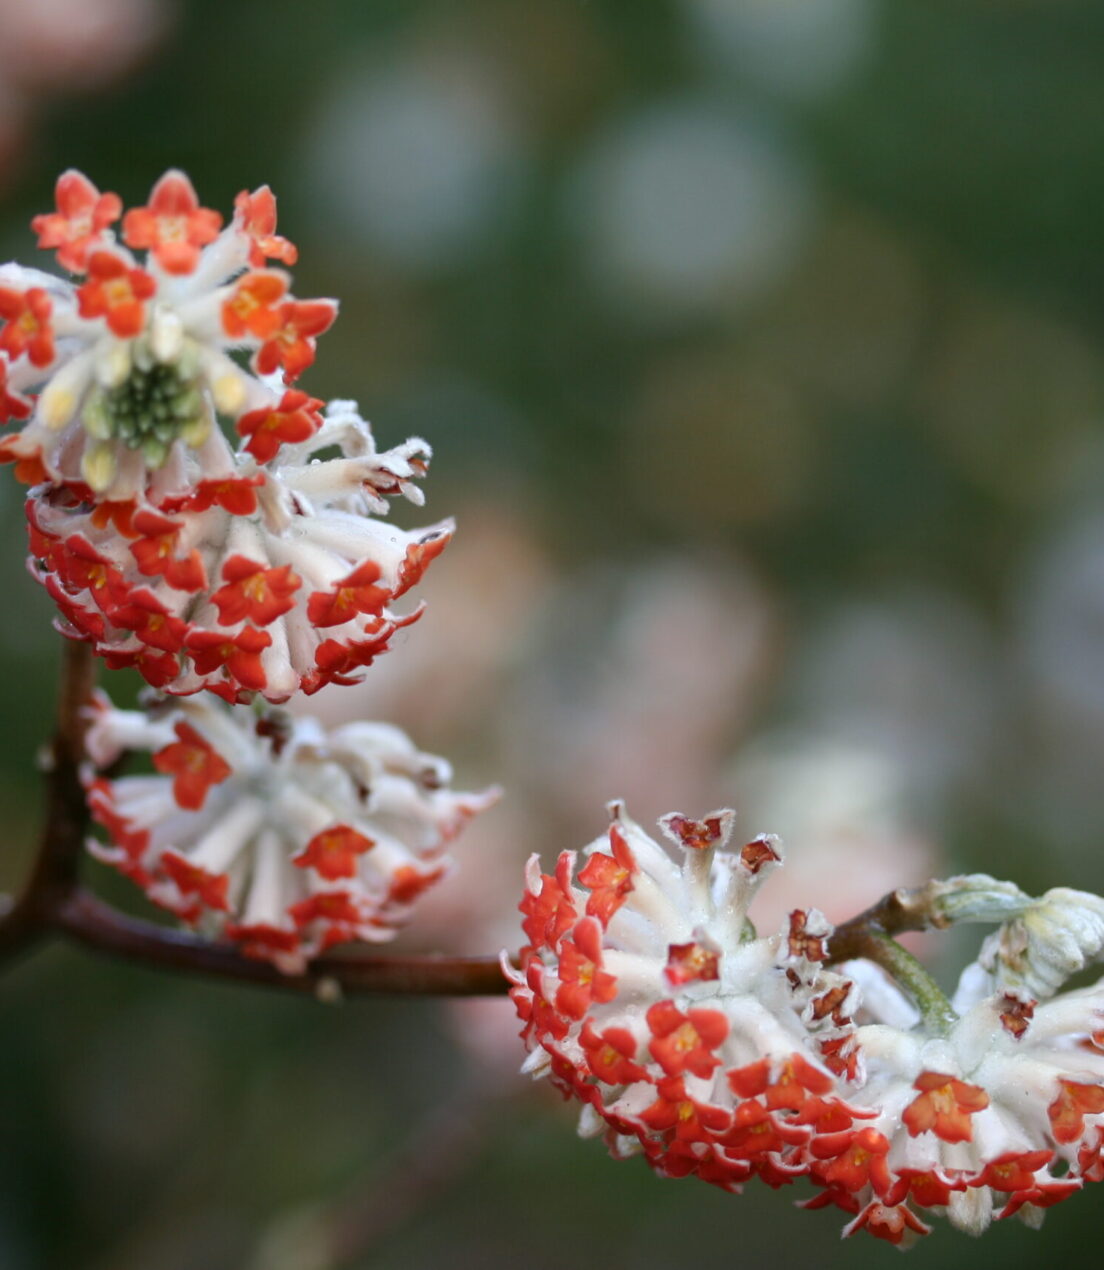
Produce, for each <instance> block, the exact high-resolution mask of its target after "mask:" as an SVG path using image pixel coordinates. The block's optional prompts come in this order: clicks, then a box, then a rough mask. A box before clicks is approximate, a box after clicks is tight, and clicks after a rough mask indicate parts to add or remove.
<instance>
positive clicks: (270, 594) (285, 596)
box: [211, 556, 302, 626]
mask: <svg viewBox="0 0 1104 1270" xmlns="http://www.w3.org/2000/svg"><path fill="white" fill-rule="evenodd" d="M222 576H223V578H224V579H225V581H226V585H225V586H221V587H219V589H218V590H217V591H216V592H215V593H214V594H213V595H212V596H211V600H212V601H213V603H214V604H215V605H216V606H217V608H218V611H219V621H220V622H221V623H222V625H223V626H236V625H237V624H238V622H244V621H246V620H247V619H248V620H249V621H251V622H255V623H256V624H257V625H258V626H267V625H268V624H269V622H274V621H275V620H276V618H278V617H279V616H280V615H281V614H282V613H287V612H288V611H289V610H290V609H293V608H294V607H295V601H294V599H292V596H293V595H294V594H295V592H296V591H298V590H299V587H300V586H301V585H302V583H301V582H300V580H299V578H298V577H296V575H295V574H294V573H292V571H291V566H290V565H287V564H285V565H281V566H280V567H279V568H272V569H266V568H265V566H264V565H263V564H258V563H257V561H256V560H250V559H249V558H248V557H247V556H231V557H230V558H229V559H228V560H227V561H226V563H225V564H224V565H223V566H222Z"/></svg>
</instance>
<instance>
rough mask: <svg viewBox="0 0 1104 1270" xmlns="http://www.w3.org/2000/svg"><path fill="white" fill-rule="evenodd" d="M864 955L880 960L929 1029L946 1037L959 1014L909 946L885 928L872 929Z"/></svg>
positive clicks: (880, 964)
mask: <svg viewBox="0 0 1104 1270" xmlns="http://www.w3.org/2000/svg"><path fill="white" fill-rule="evenodd" d="M863 943H864V945H865V946H864V948H863V951H862V954H861V955H862V956H864V957H866V958H868V959H869V960H870V961H873V962H876V963H877V964H878V965H879V966H881V968H882V969H883V970H884V971H886V973H887V974H889V975H890V977H891V978H892V979H893V980H894V981H895V982H896V983H897V984H898V985H899V986H900V987H901V988H903V989H904V990H905V992H907V993H908V995H909V996H910V997H911V998H912V1000H913V1002H914V1003H915V1005H916V1008H917V1009H918V1010H919V1011H920V1018H921V1020H922V1021H923V1024H924V1027H925V1029H926V1030H927V1031H928V1032H930V1033H932V1034H933V1035H935V1036H946V1034H947V1033H948V1032H949V1031H950V1030H951V1028H952V1027H954V1025H955V1024H956V1023H957V1022H958V1015H957V1014H956V1013H955V1012H954V1010H952V1009H951V1003H950V1002H949V1001H948V1000H947V998H946V996H944V994H943V989H942V988H940V986H939V984H937V983H936V982H935V980H934V979H933V978H932V977H931V975H930V974H928V972H927V971H926V970H925V969H924V967H923V966H922V965H921V964H920V963H919V962H918V961H917V960H916V958H915V957H914V956H913V955H912V953H910V952H909V951H908V950H907V949H906V948H902V947H901V945H900V944H899V943H898V942H897V941H896V940H895V939H891V938H890V937H889V936H888V935H887V934H886V933H885V932H884V931H880V930H872V931H868V932H867V934H866V937H865V939H864V941H863Z"/></svg>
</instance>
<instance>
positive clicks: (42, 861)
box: [0, 640, 96, 959]
mask: <svg viewBox="0 0 1104 1270" xmlns="http://www.w3.org/2000/svg"><path fill="white" fill-rule="evenodd" d="M95 682H96V669H95V663H94V660H93V657H92V649H91V647H90V646H89V645H88V644H86V643H80V642H76V641H73V640H66V641H65V645H64V652H63V654H62V670H61V688H60V691H59V694H58V712H57V724H56V729H55V732H54V736H53V739H52V740H51V741H50V743H49V745H48V746H47V747H46V749H45V751H44V753H43V760H42V763H43V768H44V771H45V794H46V821H45V824H44V826H43V829H42V836H41V837H40V839H39V845H38V851H37V853H36V855H35V860H34V864H33V866H32V868H31V875H30V878H29V879H28V880H27V885H26V886H25V887H24V889H23V893H22V895H20V897H19V899H18V900H17V901H16V902H15V904H13V905H12V906H11V908H9V910H8V912H7V914H6V916H4V918H3V920H2V921H0V959H3V958H6V957H13V956H15V955H17V954H18V953H20V952H22V951H23V950H24V949H25V948H27V947H29V946H30V945H31V944H32V943H34V942H35V941H36V940H38V939H39V938H41V937H42V936H43V935H45V934H46V933H47V931H48V930H49V928H50V926H51V924H52V918H53V913H54V912H55V910H56V909H57V908H58V906H59V905H61V904H63V903H64V902H65V900H66V898H67V896H68V895H70V894H71V892H72V891H73V888H74V887H75V886H76V884H77V877H78V874H79V871H80V861H81V852H82V849H83V844H84V833H85V829H86V826H87V823H88V813H87V810H86V807H85V801H84V790H83V789H82V787H81V783H80V775H79V769H80V761H81V757H82V755H83V753H84V731H85V727H86V721H85V719H84V714H83V710H84V707H85V706H86V705H87V704H88V702H89V701H90V700H91V697H92V690H93V688H94V687H95Z"/></svg>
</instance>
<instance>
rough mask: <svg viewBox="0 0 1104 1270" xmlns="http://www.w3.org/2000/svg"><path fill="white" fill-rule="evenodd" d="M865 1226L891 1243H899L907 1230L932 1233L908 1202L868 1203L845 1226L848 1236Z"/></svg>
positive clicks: (924, 1233)
mask: <svg viewBox="0 0 1104 1270" xmlns="http://www.w3.org/2000/svg"><path fill="white" fill-rule="evenodd" d="M864 1227H865V1229H866V1230H868V1231H870V1233H871V1234H872V1235H874V1236H875V1238H877V1239H885V1240H887V1241H888V1242H889V1243H891V1244H899V1243H901V1241H902V1240H903V1239H904V1238H905V1235H906V1233H907V1232H909V1231H912V1232H913V1233H914V1234H917V1235H929V1234H931V1227H930V1226H926V1225H925V1224H924V1223H923V1222H922V1221H921V1220H920V1218H919V1217H917V1216H916V1214H915V1213H914V1212H913V1211H912V1209H911V1208H909V1206H908V1205H907V1204H895V1205H893V1206H889V1205H886V1204H880V1203H879V1202H878V1201H877V1200H874V1201H872V1202H871V1203H869V1204H867V1206H866V1207H865V1208H864V1209H863V1210H862V1212H861V1213H860V1214H859V1215H858V1217H856V1218H855V1220H854V1221H853V1222H849V1223H848V1224H847V1225H846V1226H845V1227H844V1228H843V1234H844V1237H845V1238H846V1237H847V1236H848V1235H853V1234H854V1233H855V1231H857V1230H862V1229H863V1228H864Z"/></svg>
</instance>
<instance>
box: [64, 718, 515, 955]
mask: <svg viewBox="0 0 1104 1270" xmlns="http://www.w3.org/2000/svg"><path fill="white" fill-rule="evenodd" d="M90 715H91V718H90V724H89V729H88V751H89V754H90V755H91V756H92V758H93V760H94V762H95V763H97V764H99V765H103V764H110V763H112V762H114V761H115V760H116V759H117V758H118V757H119V756H120V755H121V754H122V753H124V752H125V751H129V750H146V751H149V752H150V753H151V754H152V757H153V765H154V768H155V769H156V772H157V774H156V775H150V776H123V777H119V778H116V779H108V778H107V777H105V776H100V775H97V774H96V773H95V771H93V770H91V769H89V770H88V771H87V772H86V773H85V787H86V791H87V797H88V803H89V807H90V809H91V812H92V815H93V817H94V818H95V819H96V821H97V822H98V823H99V824H100V825H101V826H103V828H104V829H105V830H106V831H107V835H108V841H107V842H106V843H102V842H99V841H97V840H92V841H90V842H89V850H90V851H91V852H92V854H93V855H95V856H96V857H97V858H98V859H100V860H102V861H104V862H105V863H107V864H110V865H113V866H114V867H115V868H117V869H118V870H119V871H120V872H121V873H123V874H125V875H126V876H127V877H129V878H131V879H132V880H133V881H134V882H136V883H137V884H138V885H139V886H140V887H141V888H142V889H143V890H144V891H145V892H146V894H147V896H148V897H149V898H150V899H151V900H153V901H154V903H156V904H159V905H161V906H162V907H164V908H166V909H169V910H170V911H172V912H174V913H176V914H177V915H178V916H179V917H180V918H181V919H182V920H184V921H186V922H189V923H191V924H194V925H197V926H199V927H200V928H201V929H202V930H204V931H205V932H206V933H208V934H210V935H212V936H214V937H220V938H224V939H227V940H231V941H234V942H235V943H237V944H238V945H239V946H240V947H241V948H242V950H243V951H244V952H245V953H247V954H248V955H250V956H255V957H260V958H263V959H265V960H268V961H271V962H273V964H275V965H276V966H278V967H279V968H280V969H281V970H283V971H285V972H287V973H297V972H300V971H302V970H303V968H304V967H305V965H306V963H307V961H308V960H309V959H310V958H311V957H313V956H315V955H317V954H318V953H320V952H322V951H324V950H325V949H327V948H329V947H331V946H332V945H333V944H336V943H342V942H345V941H348V940H362V941H367V942H371V943H378V942H381V941H385V940H388V939H391V938H392V937H393V936H394V934H395V933H396V931H397V930H398V928H399V927H400V926H401V925H402V924H404V923H405V922H406V920H407V919H408V918H409V916H410V913H411V911H412V909H413V906H414V904H415V902H416V900H417V898H418V896H419V895H420V894H421V893H422V892H423V891H424V890H426V888H428V887H430V886H432V885H433V884H434V883H435V882H437V881H438V880H439V879H440V878H441V877H443V876H444V874H445V873H446V872H447V870H448V869H449V867H450V863H451V862H450V860H449V858H448V856H447V854H446V851H447V847H448V844H449V843H450V842H451V840H452V839H453V838H454V837H455V836H456V835H457V834H458V833H459V831H460V830H461V829H462V828H463V826H464V824H465V823H466V822H467V821H468V820H469V819H470V818H471V817H472V816H474V815H475V814H476V813H477V812H480V811H483V810H484V809H485V808H487V807H488V806H490V805H491V804H492V803H493V802H494V801H495V800H496V798H497V791H495V790H488V791H485V792H484V793H480V794H464V793H455V792H453V791H452V790H451V789H449V781H450V777H451V772H450V769H449V766H448V764H447V763H446V762H445V761H444V760H443V759H439V758H436V757H434V756H433V755H429V754H422V753H420V752H419V751H418V750H417V749H416V748H415V746H414V745H413V743H412V742H411V741H410V739H409V738H408V737H407V736H406V735H405V734H404V733H402V732H401V731H400V730H399V729H398V728H394V727H391V726H389V725H387V724H380V723H354V724H349V725H346V726H345V727H341V728H337V729H335V730H334V731H332V732H326V731H325V730H324V729H323V728H321V727H320V726H319V724H318V723H317V721H315V720H314V719H309V718H293V717H292V716H290V715H288V714H286V713H285V712H283V711H281V710H276V709H272V708H269V707H265V708H259V709H252V708H249V707H246V706H226V705H224V704H222V703H221V702H219V701H216V700H214V699H213V698H211V697H210V696H208V695H202V696H199V697H193V698H187V699H186V700H182V701H181V700H175V699H172V700H161V701H159V702H155V703H153V704H152V705H151V706H150V707H149V708H148V709H147V710H146V711H144V712H141V711H131V710H116V709H115V708H114V707H113V706H111V704H110V703H109V702H108V701H107V699H106V697H104V696H103V695H102V694H98V696H97V699H96V703H95V705H94V706H93V707H92V709H91V711H90Z"/></svg>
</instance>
